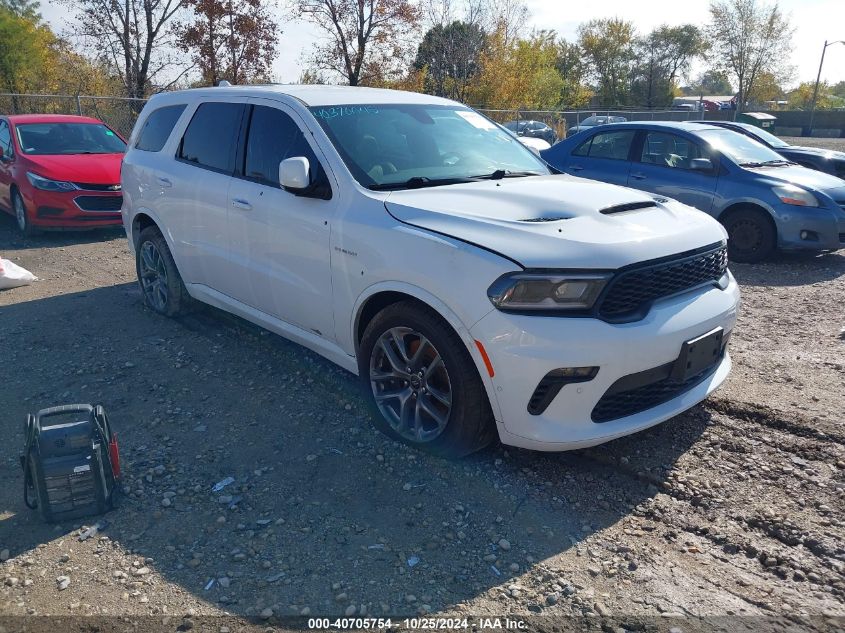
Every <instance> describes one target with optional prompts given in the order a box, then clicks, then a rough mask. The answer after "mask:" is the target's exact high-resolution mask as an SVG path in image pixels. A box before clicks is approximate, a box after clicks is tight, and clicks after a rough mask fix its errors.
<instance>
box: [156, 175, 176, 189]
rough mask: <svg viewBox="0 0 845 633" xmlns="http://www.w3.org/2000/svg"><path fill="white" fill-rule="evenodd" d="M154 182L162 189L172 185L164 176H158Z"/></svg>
mask: <svg viewBox="0 0 845 633" xmlns="http://www.w3.org/2000/svg"><path fill="white" fill-rule="evenodd" d="M156 181H157V182H158V184H159V185H161V186H162V187H165V188H167V187H172V186H173V183H172V182H170V179H169V178H165V177H164V176H158V177H157V178H156Z"/></svg>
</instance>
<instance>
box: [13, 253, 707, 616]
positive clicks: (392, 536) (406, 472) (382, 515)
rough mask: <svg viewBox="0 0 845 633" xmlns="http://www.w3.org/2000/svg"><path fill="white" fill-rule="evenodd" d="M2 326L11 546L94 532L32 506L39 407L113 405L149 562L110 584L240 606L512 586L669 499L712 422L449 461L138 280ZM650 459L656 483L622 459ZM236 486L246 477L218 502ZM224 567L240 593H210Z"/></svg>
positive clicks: (335, 378) (352, 395)
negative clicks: (157, 580)
mask: <svg viewBox="0 0 845 633" xmlns="http://www.w3.org/2000/svg"><path fill="white" fill-rule="evenodd" d="M44 239H50V238H44ZM0 331H2V332H3V337H2V338H1V339H0V358H3V364H4V367H5V369H6V370H9V369H10V368H12V371H5V372H4V374H5V376H6V377H7V378H5V379H4V380H3V381H2V383H0V402H3V403H4V408H3V411H2V414H1V415H2V420H3V422H2V426H0V440H2V442H3V445H4V446H6V447H7V448H6V451H5V453H6V454H5V459H4V460H3V462H2V467H0V478H2V481H4V482H7V484H8V485H6V486H4V487H3V490H2V491H0V508H2V509H4V510H6V511H7V513H6V514H7V515H8V516H7V518H6V519H5V520H2V521H0V531H2V533H3V539H2V541H3V543H4V547H8V548H9V549H10V550H11V552H10V553H11V555H12V556H18V555H22V554H24V555H25V554H26V553H27V552H28V551H30V550H32V549H33V548H35V547H37V546H38V545H39V544H41V543H46V542H49V541H51V540H54V539H57V538H60V537H64V538H73V536H72V535H71V536H66V535H67V533H68V532H69V531H70V530H73V529H75V528H78V527H79V525H81V523H82V522H77V523H75V524H66V525H61V526H59V527H53V526H45V525H43V524H41V523H40V521H39V519H38V518H37V516H36V514H35V513H34V512H30V511H27V510H26V509H25V508H24V506H23V500H22V496H21V493H22V476H21V472H20V469H19V466H18V465H17V453H18V451H19V450H20V445H21V443H22V437H21V432H20V429H21V425H22V422H23V419H24V416H25V414H26V413H27V412H30V411H34V410H37V409H39V408H42V407H46V406H51V405H55V404H61V403H68V402H77V401H80V402H92V403H102V404H104V405H105V406H106V408H107V410H108V412H109V414H110V418H111V420H112V423H113V425H114V426H115V428H116V430H117V431H118V433H119V436H120V441H121V446H122V451H123V465H124V471H125V475H126V488H127V490H128V491H129V492H130V493H131V494H130V496H128V497H126V498H124V500H123V501H122V504H121V507H120V509H118V510H116V511H114V512H112V513H110V514H109V515H108V520H109V521H110V523H111V525H110V527H109V528H108V531H107V534H108V536H109V537H110V538H111V539H112V541H113V542H116V543H118V544H119V545H120V547H121V548H123V549H125V550H126V551H129V552H131V557H130V558H128V559H126V558H119V559H115V560H110V559H109V557H110V556H112V557H114V556H122V554H119V552H118V550H117V549H115V550H112V549H109V550H108V551H105V552H104V553H103V554H102V558H101V559H100V560H101V561H102V565H103V567H106V568H107V570H106V571H104V572H103V573H104V574H107V575H108V574H110V573H111V571H110V570H111V569H116V568H119V567H120V566H125V565H126V564H127V560H129V561H131V560H133V559H138V558H149V559H150V560H151V562H150V563H149V566H150V567H152V568H153V569H154V570H156V571H157V572H159V573H160V574H161V575H162V576H163V577H164V578H165V579H166V580H168V581H170V582H173V583H177V584H178V585H181V586H182V587H184V589H185V590H187V591H189V592H192V593H193V594H194V595H196V596H197V597H199V598H200V599H202V600H207V601H209V602H211V603H219V604H220V605H221V606H223V608H225V609H227V610H229V611H230V612H232V613H241V614H250V613H255V610H256V609H259V608H260V607H261V606H262V605H263V606H267V605H275V606H276V607H277V608H280V609H281V612H282V613H292V612H293V609H294V607H295V608H296V609H300V608H301V607H303V606H309V608H310V610H311V613H312V614H331V613H342V611H343V605H340V604H338V603H337V602H335V601H334V599H333V593H337V592H336V591H333V590H332V584H333V583H340V584H341V585H342V586H343V587H344V590H346V591H348V593H349V595H350V599H351V600H353V601H354V603H355V604H367V605H371V606H370V609H371V612H374V613H376V614H380V613H381V610H382V609H385V608H386V609H387V610H388V611H389V612H391V613H394V614H395V613H402V612H413V611H415V610H416V608H417V606H418V605H419V603H420V602H421V601H422V600H426V601H427V603H428V604H430V605H431V606H432V607H433V608H434V609H444V608H448V607H450V606H453V605H456V604H458V603H460V602H464V601H467V600H470V599H472V598H474V597H476V596H478V595H480V594H482V593H484V592H486V591H488V590H490V589H491V588H493V587H496V586H500V585H504V586H507V585H509V584H510V583H511V582H514V580H513V579H516V578H517V577H518V576H519V575H520V574H522V573H524V572H525V571H526V570H527V569H530V568H532V567H536V566H537V565H549V564H553V563H551V562H550V561H549V560H548V559H550V558H551V557H553V556H555V555H557V554H560V553H562V552H565V551H567V550H569V549H570V548H573V547H575V546H577V545H578V544H579V543H580V542H582V541H583V539H584V538H586V537H587V536H589V535H591V534H593V533H595V532H598V531H600V530H602V529H603V528H605V527H607V526H610V525H612V524H614V523H616V522H618V521H620V520H622V519H624V518H625V517H627V516H628V515H629V514H630V513H631V511H632V510H633V509H634V508H635V507H636V506H637V505H638V504H640V503H641V502H643V501H644V500H646V499H648V498H650V497H651V496H652V495H654V494H655V493H656V491H657V488H656V487H655V484H659V483H660V482H661V481H662V479H663V478H665V476H666V474H667V473H668V471H669V470H670V469H671V468H672V464H673V463H674V462H675V461H676V460H677V459H678V457H679V456H680V455H682V454H683V453H684V452H685V451H687V450H688V448H689V447H690V446H691V445H692V444H693V443H694V442H695V441H696V440H697V438H698V437H699V436H700V434H701V432H702V430H703V428H704V427H705V426H706V425H707V424H708V421H709V418H708V417H707V415H706V413H705V412H704V411H703V410H701V409H695V410H693V411H692V412H690V413H688V414H686V415H683V416H679V417H678V418H676V419H675V420H673V421H671V422H669V423H666V424H663V425H660V426H658V427H657V428H655V429H652V430H650V431H647V432H644V433H640V434H638V435H636V436H633V437H630V438H626V439H623V440H618V441H616V442H613V443H611V444H609V445H606V446H604V447H600V448H597V449H593V450H592V451H591V452H589V453H584V452H575V453H566V454H539V453H532V452H527V451H521V450H507V449H505V448H503V447H501V446H495V447H492V448H489V449H487V450H486V451H484V452H482V453H480V454H477V455H475V456H472V457H470V458H468V459H465V460H462V461H457V462H448V461H443V460H439V459H435V458H432V457H429V456H427V455H424V454H421V453H417V452H415V451H412V450H409V449H407V448H405V447H404V446H401V445H399V444H396V443H394V442H392V441H390V440H388V439H387V438H385V437H384V436H382V435H381V434H379V433H377V432H375V431H373V430H372V429H371V428H370V426H369V421H368V409H367V407H366V406H365V405H364V403H363V401H362V399H361V397H360V395H359V390H358V386H357V379H355V378H354V377H353V376H351V375H350V374H347V373H346V372H344V371H342V370H340V369H338V368H336V367H335V366H333V365H332V364H330V363H329V362H327V361H325V360H323V359H322V358H320V357H318V356H317V355H315V354H312V353H311V352H308V351H306V350H305V349H303V348H301V347H299V346H297V345H295V344H292V343H289V342H287V341H285V340H284V339H282V338H280V337H277V336H274V335H271V334H269V333H267V332H265V331H263V330H261V329H260V328H257V327H254V326H252V325H250V324H248V323H246V322H244V321H242V320H240V319H237V318H235V317H231V316H229V315H225V314H224V313H222V312H219V311H217V310H213V309H202V310H200V311H198V313H197V314H195V315H192V316H190V317H187V318H184V319H182V320H180V321H175V320H169V319H165V318H162V317H159V316H157V315H155V314H153V313H151V312H150V311H148V310H146V309H145V308H144V307H143V306H142V304H141V300H140V296H139V293H138V291H137V286H136V285H135V284H123V285H117V286H113V287H106V288H99V289H95V290H91V291H88V292H83V293H75V294H68V295H63V296H57V297H53V298H46V299H42V300H36V301H30V302H25V303H18V304H13V305H9V306H5V307H3V308H2V310H0ZM631 456H633V458H634V459H635V460H636V463H637V469H638V471H640V472H639V473H638V475H639V476H632V473H630V472H628V470H626V469H625V468H623V467H620V464H624V463H627V460H628V457H631ZM226 476H233V477H235V479H236V483H234V484H232V485H231V486H229V487H227V488H226V489H225V490H223V491H222V492H221V493H218V494H213V493H212V492H211V487H212V485H213V484H214V483H215V482H217V481H220V480H221V479H223V478H224V477H226ZM165 495H167V496H171V495H173V496H172V497H171V502H172V505H170V506H169V507H164V506H163V505H162V500H163V499H164V497H165ZM219 517H225V522H223V520H221V519H220V518H219ZM93 521H94V519H92V520H91V521H90V522H93ZM501 539H506V540H507V541H508V543H500V541H501ZM75 545H77V546H79V547H82V546H81V545H78V544H75ZM92 547H93V545H92ZM488 556H492V558H490V559H485V557H488ZM409 559H410V560H411V561H413V560H414V559H418V562H417V563H415V564H413V566H411V565H409V562H408V561H409ZM627 564H628V563H627V562H624V565H627ZM512 566H513V569H512ZM620 573H624V570H622V572H620ZM224 575H225V576H226V577H229V578H231V579H232V583H231V586H230V587H229V588H228V589H227V588H223V587H221V586H220V585H219V584H217V583H215V584H212V586H211V588H209V589H208V590H206V589H205V588H206V586H207V585H208V583H209V581H210V580H211V579H214V578H219V577H221V576H224ZM115 590H116V591H117V592H118V593H119V591H120V588H119V587H118V588H116V589H115ZM69 591H70V590H69ZM408 594H414V595H415V596H418V597H419V599H418V601H417V602H415V603H413V604H411V603H408V602H407V601H406V598H407V595H408Z"/></svg>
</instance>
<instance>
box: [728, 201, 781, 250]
mask: <svg viewBox="0 0 845 633" xmlns="http://www.w3.org/2000/svg"><path fill="white" fill-rule="evenodd" d="M722 224H723V225H724V227H725V230H726V231H727V232H728V257H729V259H730V260H731V261H734V262H740V263H749V264H754V263H757V262H761V261H763V260H765V259H767V258H768V257H770V256H771V255H772V253H774V251H775V248H776V247H777V233H776V232H775V228H774V226H772V221H771V219H770V218H769V217H768V215H767V214H766V212H765V211H762V210H758V209H738V210H737V211H732V212H731V213H730V214H728V216H727V217H725V218H724V219H723V220H722Z"/></svg>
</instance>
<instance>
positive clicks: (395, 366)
mask: <svg viewBox="0 0 845 633" xmlns="http://www.w3.org/2000/svg"><path fill="white" fill-rule="evenodd" d="M358 368H359V373H360V375H361V379H362V382H363V383H364V387H365V389H366V391H367V392H368V393H367V396H368V398H369V399H370V400H371V402H372V403H373V405H374V409H375V410H374V420H373V423H374V425H375V426H376V428H378V429H379V430H381V431H382V432H384V433H385V434H387V435H389V436H390V437H393V438H394V439H398V440H400V441H402V442H405V443H406V444H409V445H410V446H413V447H415V448H418V449H420V450H423V451H426V452H429V453H432V454H435V455H439V456H441V457H447V458H458V457H463V456H465V455H468V454H470V453H473V452H475V451H477V450H480V449H482V448H484V447H485V446H487V444H489V443H490V442H491V441H492V440H493V438H494V436H495V424H494V422H493V415H492V411H491V409H490V403H489V400H488V399H487V393H486V391H485V389H484V385H483V384H482V382H481V378H480V376H479V375H478V371H477V370H476V367H475V363H473V361H472V358H471V357H470V355H469V352H468V351H467V349H466V346H465V345H464V343H463V341H462V340H461V339H460V338H459V337H458V335H457V334H456V333H455V332H454V330H452V328H451V327H450V326H449V325H448V324H447V323H446V322H445V321H443V319H441V318H440V317H439V316H438V315H437V314H435V313H434V312H432V311H431V310H430V309H428V308H427V307H425V306H423V305H421V304H419V303H416V302H413V301H402V302H399V303H396V304H393V305H391V306H388V307H387V308H385V309H384V310H382V311H381V312H380V313H379V314H377V315H376V316H375V318H374V319H373V320H372V321H371V322H370V323H369V325H368V326H367V328H366V330H365V331H364V336H363V338H362V340H361V345H360V349H359V357H358Z"/></svg>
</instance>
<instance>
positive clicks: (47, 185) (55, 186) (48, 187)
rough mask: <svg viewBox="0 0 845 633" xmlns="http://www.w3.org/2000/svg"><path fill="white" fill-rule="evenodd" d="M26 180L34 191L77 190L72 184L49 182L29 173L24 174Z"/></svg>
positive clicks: (58, 181) (56, 181)
mask: <svg viewBox="0 0 845 633" xmlns="http://www.w3.org/2000/svg"><path fill="white" fill-rule="evenodd" d="M26 178H27V180H29V182H30V183H31V184H32V186H33V187H35V188H36V189H42V190H43V191H73V190H74V189H79V187H77V186H76V185H75V184H73V183H72V182H63V181H61V180H50V179H49V178H44V177H43V176H39V175H38V174H33V173H32V172H31V171H28V172H26Z"/></svg>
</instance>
